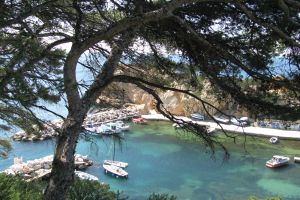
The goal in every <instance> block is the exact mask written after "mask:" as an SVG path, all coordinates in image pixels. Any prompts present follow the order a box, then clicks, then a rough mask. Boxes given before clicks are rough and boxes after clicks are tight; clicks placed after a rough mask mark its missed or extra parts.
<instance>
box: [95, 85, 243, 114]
mask: <svg viewBox="0 0 300 200" xmlns="http://www.w3.org/2000/svg"><path fill="white" fill-rule="evenodd" d="M203 88H205V89H202V91H201V92H200V93H198V94H197V95H198V96H199V97H200V98H201V99H203V100H204V101H207V102H208V103H210V104H212V105H213V106H214V107H216V108H218V109H220V110H221V111H223V112H226V113H227V114H231V115H237V116H248V113H247V112H246V111H245V110H244V109H243V108H241V107H240V106H239V105H237V104H236V103H234V101H233V100H231V99H226V100H224V99H220V98H219V97H218V96H217V95H216V94H214V93H213V92H212V91H211V90H210V89H209V88H210V84H209V82H205V83H204V85H203ZM182 89H184V88H182ZM156 92H157V93H158V94H159V96H160V98H161V99H162V101H163V103H164V106H165V107H166V108H167V109H168V110H169V111H170V112H171V113H173V114H175V115H183V116H188V115H189V114H191V113H193V112H200V113H203V114H205V113H206V112H205V109H204V108H203V105H202V104H201V102H199V101H197V100H196V99H194V98H192V97H190V96H188V95H185V94H181V93H179V92H173V91H161V90H157V91H156ZM105 96H106V97H105V98H107V96H109V99H110V101H111V102H113V101H119V103H133V104H138V105H139V109H140V112H141V113H142V114H148V113H149V112H152V111H154V110H155V100H154V98H153V97H152V96H151V95H150V94H148V93H146V92H144V91H143V90H141V89H139V88H137V87H136V86H134V85H132V84H114V85H112V86H110V87H109V88H108V89H107V91H106V92H105ZM100 99H102V100H103V97H102V98H100ZM98 102H100V100H99V101H98ZM205 107H206V110H207V111H209V113H210V114H211V115H214V114H216V113H218V111H217V110H216V109H214V108H212V107H210V106H205Z"/></svg>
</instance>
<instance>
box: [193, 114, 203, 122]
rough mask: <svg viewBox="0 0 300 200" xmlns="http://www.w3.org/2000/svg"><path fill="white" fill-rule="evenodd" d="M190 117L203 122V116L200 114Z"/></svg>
mask: <svg viewBox="0 0 300 200" xmlns="http://www.w3.org/2000/svg"><path fill="white" fill-rule="evenodd" d="M190 116H191V118H192V119H195V120H204V116H203V115H201V114H200V113H192V114H191V115H190Z"/></svg>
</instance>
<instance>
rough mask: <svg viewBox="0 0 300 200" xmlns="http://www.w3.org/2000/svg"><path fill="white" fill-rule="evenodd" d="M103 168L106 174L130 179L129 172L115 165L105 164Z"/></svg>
mask: <svg viewBox="0 0 300 200" xmlns="http://www.w3.org/2000/svg"><path fill="white" fill-rule="evenodd" d="M103 168H104V170H105V173H111V174H112V175H115V176H116V178H119V177H124V178H128V172H126V171H125V170H124V169H122V168H121V167H117V166H115V165H107V164H103Z"/></svg>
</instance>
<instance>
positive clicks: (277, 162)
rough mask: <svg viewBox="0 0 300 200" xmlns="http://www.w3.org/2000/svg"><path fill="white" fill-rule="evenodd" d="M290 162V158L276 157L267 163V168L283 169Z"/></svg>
mask: <svg viewBox="0 0 300 200" xmlns="http://www.w3.org/2000/svg"><path fill="white" fill-rule="evenodd" d="M289 161H290V158H289V157H286V156H278V155H275V156H273V157H272V159H271V160H268V161H267V162H266V166H267V167H270V168H276V167H281V166H283V165H287V164H288V163H289Z"/></svg>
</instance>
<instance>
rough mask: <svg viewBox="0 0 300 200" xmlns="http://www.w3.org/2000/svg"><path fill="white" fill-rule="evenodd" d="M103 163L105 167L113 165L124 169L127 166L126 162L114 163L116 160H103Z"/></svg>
mask: <svg viewBox="0 0 300 200" xmlns="http://www.w3.org/2000/svg"><path fill="white" fill-rule="evenodd" d="M103 163H104V164H106V165H114V166H117V167H121V168H125V167H127V166H128V163H127V162H121V161H116V160H104V161H103Z"/></svg>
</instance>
